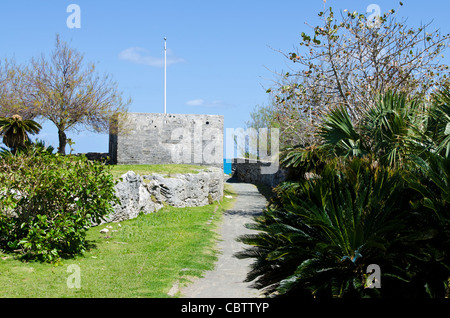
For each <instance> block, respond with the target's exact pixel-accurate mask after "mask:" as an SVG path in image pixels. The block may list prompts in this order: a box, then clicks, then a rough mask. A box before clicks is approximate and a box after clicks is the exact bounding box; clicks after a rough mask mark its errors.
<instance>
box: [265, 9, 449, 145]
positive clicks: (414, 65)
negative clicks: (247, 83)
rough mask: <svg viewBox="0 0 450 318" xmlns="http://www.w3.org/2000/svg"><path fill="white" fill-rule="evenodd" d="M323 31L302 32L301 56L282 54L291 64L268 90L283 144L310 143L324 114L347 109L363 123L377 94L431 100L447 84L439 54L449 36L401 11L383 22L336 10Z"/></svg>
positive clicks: (327, 13)
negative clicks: (409, 20)
mask: <svg viewBox="0 0 450 318" xmlns="http://www.w3.org/2000/svg"><path fill="white" fill-rule="evenodd" d="M318 15H319V18H320V19H321V21H322V23H321V25H318V26H315V27H312V26H311V31H310V32H307V31H305V32H302V34H301V42H300V46H299V47H298V48H297V49H296V51H295V52H290V53H284V52H281V53H282V54H283V55H284V56H285V57H286V58H287V59H289V61H291V62H292V66H291V67H290V68H289V70H288V72H283V73H280V74H279V79H278V83H277V84H275V85H274V87H272V88H270V89H269V90H268V92H269V93H270V94H271V96H273V100H274V104H273V108H274V117H273V118H274V120H276V121H277V122H279V123H280V124H281V126H283V125H284V126H286V128H284V129H282V134H286V135H289V137H285V139H287V140H289V139H294V140H295V142H293V143H291V144H290V145H291V146H292V145H295V144H307V142H312V143H314V142H315V141H316V140H313V141H310V139H311V136H316V137H317V135H314V134H311V131H315V127H317V125H318V124H320V123H321V121H322V119H323V116H324V115H325V114H328V113H330V112H331V111H332V110H333V109H336V108H338V107H343V108H345V109H346V110H347V112H348V114H349V116H350V118H351V119H352V120H354V121H355V123H357V122H358V121H359V120H360V118H361V116H362V115H363V114H364V113H365V111H366V110H367V109H368V108H370V107H372V106H373V105H374V104H375V103H376V101H377V96H378V95H379V94H380V93H381V94H382V93H384V92H387V91H392V92H394V93H397V92H404V93H406V94H407V96H413V95H417V96H418V97H428V96H429V94H430V93H431V92H432V90H433V88H434V87H435V86H436V85H438V84H439V83H440V82H442V81H443V80H445V79H447V78H448V66H447V65H445V64H444V63H443V62H442V59H441V55H442V53H443V51H444V49H445V48H446V47H447V46H448V44H449V40H450V35H449V34H447V35H443V34H441V33H440V31H439V30H434V31H430V30H429V28H430V26H431V23H428V24H425V25H422V26H420V27H409V26H408V25H407V23H406V19H404V18H402V19H399V18H397V16H396V12H395V10H390V11H389V12H387V13H384V14H383V15H382V16H381V17H380V18H379V20H378V22H377V23H375V24H374V23H370V22H371V21H368V18H367V17H366V15H364V14H360V13H358V12H356V11H355V12H350V11H348V10H344V11H343V12H341V13H340V14H336V13H335V12H334V11H333V10H332V8H331V7H330V8H326V6H325V5H324V10H323V11H322V12H320V13H319V14H318Z"/></svg>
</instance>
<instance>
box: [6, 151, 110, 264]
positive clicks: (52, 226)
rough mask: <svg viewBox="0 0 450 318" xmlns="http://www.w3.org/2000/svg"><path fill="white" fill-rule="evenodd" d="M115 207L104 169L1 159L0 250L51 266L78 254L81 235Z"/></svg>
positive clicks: (68, 160) (33, 157)
mask: <svg viewBox="0 0 450 318" xmlns="http://www.w3.org/2000/svg"><path fill="white" fill-rule="evenodd" d="M113 202H117V198H116V196H115V191H114V180H113V177H112V175H111V173H110V172H109V169H108V167H107V166H105V165H103V164H100V163H94V162H90V161H88V160H87V159H86V158H85V157H75V156H61V155H58V154H56V155H55V154H51V153H49V152H48V151H46V150H45V149H40V148H39V147H38V148H37V149H36V151H34V153H32V154H30V153H29V152H28V153H26V154H25V153H19V154H17V155H16V156H13V155H5V156H4V157H3V158H2V159H0V249H3V250H10V251H13V250H16V251H17V250H21V251H22V252H23V253H24V255H25V256H26V257H33V258H39V259H41V260H44V261H54V260H57V259H59V258H60V257H64V256H68V255H74V254H77V253H80V252H83V251H84V250H85V249H86V247H87V242H86V240H85V233H86V230H87V229H88V228H89V227H90V226H92V224H96V223H99V222H100V221H101V219H102V218H104V217H105V216H106V215H108V214H109V213H110V212H111V211H112V203H113Z"/></svg>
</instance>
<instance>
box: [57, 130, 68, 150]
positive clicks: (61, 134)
mask: <svg viewBox="0 0 450 318" xmlns="http://www.w3.org/2000/svg"><path fill="white" fill-rule="evenodd" d="M58 137H59V147H58V153H60V154H62V155H65V154H66V145H67V136H66V133H65V132H64V131H63V130H61V129H58Z"/></svg>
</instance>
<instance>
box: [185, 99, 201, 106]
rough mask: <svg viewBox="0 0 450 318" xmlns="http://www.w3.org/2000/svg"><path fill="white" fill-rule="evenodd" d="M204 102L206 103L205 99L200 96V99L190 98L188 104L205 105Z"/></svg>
mask: <svg viewBox="0 0 450 318" xmlns="http://www.w3.org/2000/svg"><path fill="white" fill-rule="evenodd" d="M204 103H205V101H204V100H203V99H201V98H199V99H193V100H188V101H187V102H186V105H188V106H203V104H204Z"/></svg>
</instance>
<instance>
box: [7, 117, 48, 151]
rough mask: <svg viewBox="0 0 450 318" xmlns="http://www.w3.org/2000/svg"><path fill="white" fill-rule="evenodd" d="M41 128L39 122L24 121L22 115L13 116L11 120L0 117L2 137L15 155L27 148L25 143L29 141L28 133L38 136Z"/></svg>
mask: <svg viewBox="0 0 450 318" xmlns="http://www.w3.org/2000/svg"><path fill="white" fill-rule="evenodd" d="M41 128H42V127H41V125H40V124H38V123H37V122H35V121H33V120H30V119H28V120H23V119H22V116H20V115H13V116H12V117H11V118H5V117H0V135H2V136H3V142H4V143H5V145H6V146H7V147H9V148H11V150H12V152H13V153H16V152H17V150H18V148H20V147H24V146H25V142H26V141H28V140H29V138H28V133H31V134H37V133H39V131H40V130H41Z"/></svg>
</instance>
